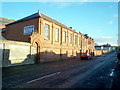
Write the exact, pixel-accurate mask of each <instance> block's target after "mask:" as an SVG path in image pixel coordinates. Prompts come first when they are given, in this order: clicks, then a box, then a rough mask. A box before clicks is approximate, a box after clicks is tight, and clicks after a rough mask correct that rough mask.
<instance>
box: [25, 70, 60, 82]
mask: <svg viewBox="0 0 120 90" xmlns="http://www.w3.org/2000/svg"><path fill="white" fill-rule="evenodd" d="M59 73H61V72H56V73H53V74H50V75H46V76H43V77H40V78H37V79H34V80H31V81H28V82H27V83H32V82H35V81H38V80H41V79H43V78H47V77H51V76H53V75H57V74H59Z"/></svg>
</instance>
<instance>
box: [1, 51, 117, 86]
mask: <svg viewBox="0 0 120 90" xmlns="http://www.w3.org/2000/svg"><path fill="white" fill-rule="evenodd" d="M115 67H116V52H111V53H108V54H104V55H103V56H99V57H94V58H93V59H92V60H80V59H71V60H63V61H57V62H46V63H39V64H33V65H24V66H15V67H9V68H3V70H2V71H3V76H2V77H3V83H2V86H3V88H111V87H113V86H114V85H116V83H115V82H114V83H115V84H112V83H113V81H114V80H115V78H114V80H113V78H111V76H110V74H111V72H112V70H113V69H114V68H115ZM116 76H117V75H116ZM118 81H119V80H118Z"/></svg>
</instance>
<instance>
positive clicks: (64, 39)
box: [63, 31, 66, 43]
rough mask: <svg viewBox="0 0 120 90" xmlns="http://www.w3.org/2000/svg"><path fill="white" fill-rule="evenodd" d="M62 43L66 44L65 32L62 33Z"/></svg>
mask: <svg viewBox="0 0 120 90" xmlns="http://www.w3.org/2000/svg"><path fill="white" fill-rule="evenodd" d="M63 43H66V31H63Z"/></svg>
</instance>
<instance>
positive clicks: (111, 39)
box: [93, 36, 118, 46]
mask: <svg viewBox="0 0 120 90" xmlns="http://www.w3.org/2000/svg"><path fill="white" fill-rule="evenodd" d="M93 38H94V40H95V43H97V44H98V45H103V44H107V43H109V44H111V45H113V46H114V45H115V46H117V40H118V38H117V37H116V38H115V37H111V36H101V37H93Z"/></svg>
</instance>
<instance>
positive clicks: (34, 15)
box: [6, 11, 83, 35]
mask: <svg viewBox="0 0 120 90" xmlns="http://www.w3.org/2000/svg"><path fill="white" fill-rule="evenodd" d="M37 17H42V18H44V19H46V20H48V21H51V22H54V23H55V24H58V25H60V26H62V27H64V28H67V29H69V30H71V31H73V32H75V33H78V32H76V31H75V30H73V29H71V28H70V27H67V26H66V25H64V24H62V23H60V22H58V21H57V20H55V19H53V18H51V17H49V16H47V15H45V14H43V13H41V12H39V11H38V12H37V13H34V14H32V15H30V16H27V17H25V18H22V19H19V20H16V21H14V22H11V23H9V24H6V26H7V25H10V24H14V23H17V22H22V21H25V20H29V19H33V18H37ZM79 34H81V35H83V34H82V33H80V32H79Z"/></svg>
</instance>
